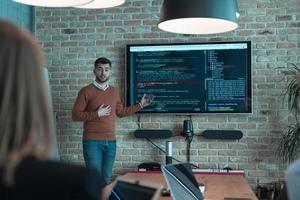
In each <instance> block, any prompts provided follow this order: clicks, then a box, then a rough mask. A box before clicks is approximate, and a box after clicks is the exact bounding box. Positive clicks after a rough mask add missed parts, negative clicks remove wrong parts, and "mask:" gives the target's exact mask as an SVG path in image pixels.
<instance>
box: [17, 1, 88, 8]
mask: <svg viewBox="0 0 300 200" xmlns="http://www.w3.org/2000/svg"><path fill="white" fill-rule="evenodd" d="M14 1H15V2H18V3H22V4H27V5H31V6H43V7H72V6H79V5H83V4H87V3H90V2H93V0H14Z"/></svg>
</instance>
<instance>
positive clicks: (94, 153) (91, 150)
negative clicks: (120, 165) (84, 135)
mask: <svg viewBox="0 0 300 200" xmlns="http://www.w3.org/2000/svg"><path fill="white" fill-rule="evenodd" d="M82 147H83V157H84V161H85V164H86V166H87V167H93V168H96V169H97V170H98V171H99V173H100V174H101V176H102V178H103V180H104V182H105V184H109V183H110V181H111V177H112V174H113V167H114V162H115V158H116V141H115V140H85V141H83V142H82Z"/></svg>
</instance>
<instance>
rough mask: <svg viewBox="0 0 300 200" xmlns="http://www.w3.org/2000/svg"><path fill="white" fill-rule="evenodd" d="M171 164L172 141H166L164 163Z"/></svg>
mask: <svg viewBox="0 0 300 200" xmlns="http://www.w3.org/2000/svg"><path fill="white" fill-rule="evenodd" d="M168 164H172V142H171V141H166V165H168Z"/></svg>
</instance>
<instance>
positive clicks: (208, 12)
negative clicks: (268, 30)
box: [158, 0, 239, 34]
mask: <svg viewBox="0 0 300 200" xmlns="http://www.w3.org/2000/svg"><path fill="white" fill-rule="evenodd" d="M238 16H239V12H238V6H237V1H236V0H164V2H163V5H162V8H161V13H160V22H159V24H158V27H159V28H160V29H161V30H164V31H167V32H173V33H181V34H216V33H224V32H228V31H232V30H234V29H236V28H237V27H238V23H237V18H238Z"/></svg>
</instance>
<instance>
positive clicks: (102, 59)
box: [95, 57, 111, 68]
mask: <svg viewBox="0 0 300 200" xmlns="http://www.w3.org/2000/svg"><path fill="white" fill-rule="evenodd" d="M99 64H109V66H110V67H111V61H110V60H109V59H108V58H105V57H101V58H98V59H97V60H96V61H95V68H96V67H97V66H98V65H99Z"/></svg>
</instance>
